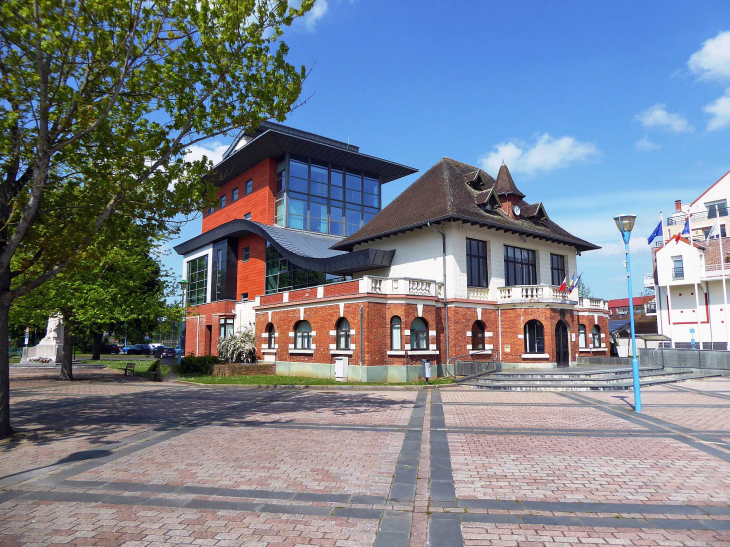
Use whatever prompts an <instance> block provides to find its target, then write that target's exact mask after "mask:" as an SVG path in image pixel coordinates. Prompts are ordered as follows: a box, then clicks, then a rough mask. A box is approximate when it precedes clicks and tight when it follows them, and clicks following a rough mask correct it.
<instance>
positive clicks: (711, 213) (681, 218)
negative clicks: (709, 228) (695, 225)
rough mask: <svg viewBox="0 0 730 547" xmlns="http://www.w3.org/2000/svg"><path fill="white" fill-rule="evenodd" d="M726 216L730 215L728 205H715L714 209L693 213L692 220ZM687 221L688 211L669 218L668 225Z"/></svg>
mask: <svg viewBox="0 0 730 547" xmlns="http://www.w3.org/2000/svg"><path fill="white" fill-rule="evenodd" d="M726 216H728V209H727V207H713V208H712V209H705V210H704V211H700V212H698V213H692V220H693V221H695V220H697V221H703V220H710V219H713V218H718V217H726ZM685 222H687V213H681V214H675V215H672V216H671V217H669V218H667V226H676V225H679V224H684V223H685Z"/></svg>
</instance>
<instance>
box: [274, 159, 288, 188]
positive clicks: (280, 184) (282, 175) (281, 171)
mask: <svg viewBox="0 0 730 547" xmlns="http://www.w3.org/2000/svg"><path fill="white" fill-rule="evenodd" d="M285 180H286V162H285V161H280V162H279V163H277V164H276V190H275V192H276V195H277V196H278V195H279V194H281V193H282V192H283V191H284V182H285Z"/></svg>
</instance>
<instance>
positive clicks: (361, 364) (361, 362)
mask: <svg viewBox="0 0 730 547" xmlns="http://www.w3.org/2000/svg"><path fill="white" fill-rule="evenodd" d="M360 366H363V359H362V306H360ZM360 374H362V371H361V372H360Z"/></svg>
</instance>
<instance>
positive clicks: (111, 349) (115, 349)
mask: <svg viewBox="0 0 730 547" xmlns="http://www.w3.org/2000/svg"><path fill="white" fill-rule="evenodd" d="M102 351H103V352H104V353H113V354H115V355H119V354H120V353H121V352H122V348H120V347H119V346H118V345H117V344H107V345H105V346H104V347H103V348H102Z"/></svg>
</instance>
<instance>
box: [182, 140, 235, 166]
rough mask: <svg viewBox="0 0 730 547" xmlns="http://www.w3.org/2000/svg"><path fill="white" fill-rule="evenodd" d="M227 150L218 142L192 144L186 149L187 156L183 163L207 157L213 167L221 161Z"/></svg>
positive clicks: (225, 146)
mask: <svg viewBox="0 0 730 547" xmlns="http://www.w3.org/2000/svg"><path fill="white" fill-rule="evenodd" d="M226 150H228V145H227V144H222V143H220V142H218V141H212V142H210V143H205V142H200V143H198V144H193V145H192V146H190V147H188V148H187V152H188V153H187V154H186V155H185V161H190V162H192V161H196V160H200V159H202V158H203V156H205V157H207V158H208V159H209V160H210V161H212V162H213V165H217V164H218V163H220V161H221V160H222V159H223V154H224V153H225V151H226Z"/></svg>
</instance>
